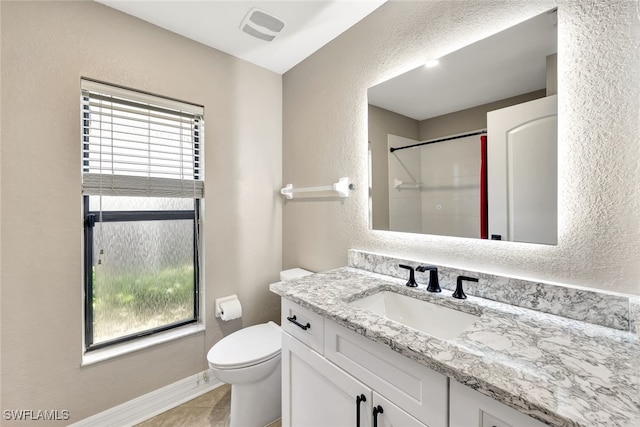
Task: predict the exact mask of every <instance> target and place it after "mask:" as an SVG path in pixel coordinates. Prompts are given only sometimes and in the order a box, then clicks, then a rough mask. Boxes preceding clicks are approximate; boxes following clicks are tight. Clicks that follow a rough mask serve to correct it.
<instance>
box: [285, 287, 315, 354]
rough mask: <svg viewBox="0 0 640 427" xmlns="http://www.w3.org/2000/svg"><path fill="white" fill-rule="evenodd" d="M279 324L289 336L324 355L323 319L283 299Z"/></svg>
mask: <svg viewBox="0 0 640 427" xmlns="http://www.w3.org/2000/svg"><path fill="white" fill-rule="evenodd" d="M280 324H281V325H282V329H283V330H284V331H285V332H287V333H289V334H290V335H291V336H293V337H295V338H297V339H299V340H300V341H302V342H303V343H305V344H306V345H308V346H309V347H311V348H312V349H314V350H315V351H317V352H318V353H320V354H323V353H324V351H323V347H324V317H322V316H320V315H319V314H317V313H314V312H313V311H311V310H309V309H307V308H304V307H301V306H300V305H298V304H296V303H294V302H291V301H289V300H286V299H284V298H283V299H282V318H281V320H280Z"/></svg>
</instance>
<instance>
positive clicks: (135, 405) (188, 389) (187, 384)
mask: <svg viewBox="0 0 640 427" xmlns="http://www.w3.org/2000/svg"><path fill="white" fill-rule="evenodd" d="M222 384H223V383H222V382H220V381H219V380H218V379H217V378H215V377H214V376H213V374H212V373H211V371H210V370H206V371H202V372H200V373H198V374H195V375H192V376H190V377H188V378H185V379H182V380H180V381H176V382H175V383H173V384H169V385H168V386H165V387H162V388H160V389H158V390H154V391H152V392H150V393H147V394H145V395H142V396H140V397H136V398H135V399H132V400H130V401H128V402H125V403H123V404H121V405H118V406H116V407H113V408H111V409H107V410H106V411H103V412H100V413H99V414H96V415H93V416H91V417H89V418H85V419H84V420H80V421H78V422H76V423H73V424H71V425H70V426H72V427H98V426H99V427H105V426H119V427H131V426H134V425H135V424H138V423H141V422H142V421H145V420H148V419H149V418H151V417H154V416H156V415H158V414H161V413H162V412H165V411H167V410H169V409H171V408H174V407H176V406H178V405H181V404H183V403H185V402H187V401H189V400H191V399H194V398H196V397H198V396H200V395H201V394H204V393H206V392H208V391H210V390H213V389H214V388H217V387H219V386H221V385H222Z"/></svg>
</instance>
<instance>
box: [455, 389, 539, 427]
mask: <svg viewBox="0 0 640 427" xmlns="http://www.w3.org/2000/svg"><path fill="white" fill-rule="evenodd" d="M450 392H451V400H450V406H449V410H450V418H449V420H450V426H451V427H469V426H480V427H544V426H545V425H544V424H542V423H541V422H539V421H537V420H534V419H533V418H531V417H529V416H527V415H525V414H523V413H521V412H518V411H516V410H515V409H513V408H510V407H508V406H506V405H503V404H502V403H500V402H498V401H496V400H494V399H491V398H490V397H488V396H485V395H484V394H482V393H479V392H477V391H475V390H473V389H471V388H469V387H467V386H465V385H462V384H460V383H458V382H456V381H453V380H451V384H450Z"/></svg>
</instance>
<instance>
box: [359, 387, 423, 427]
mask: <svg viewBox="0 0 640 427" xmlns="http://www.w3.org/2000/svg"><path fill="white" fill-rule="evenodd" d="M373 407H374V408H376V409H375V411H376V412H378V411H379V410H380V409H382V412H380V413H378V414H377V415H374V414H373V411H374V409H372V410H371V414H372V418H374V420H372V424H373V425H374V426H376V427H428V426H427V425H425V424H422V423H421V422H420V421H418V420H417V419H415V418H413V417H412V416H411V415H409V414H408V413H406V412H405V411H403V410H402V409H400V408H399V407H397V406H396V405H394V404H393V403H391V402H390V401H388V400H387V399H385V398H384V397H382V396H380V395H379V394H377V393H375V392H374V393H373Z"/></svg>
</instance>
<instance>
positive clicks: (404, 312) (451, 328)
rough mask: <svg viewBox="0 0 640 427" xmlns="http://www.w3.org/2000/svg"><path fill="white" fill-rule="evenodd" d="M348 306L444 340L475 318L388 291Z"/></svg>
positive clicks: (457, 332)
mask: <svg viewBox="0 0 640 427" xmlns="http://www.w3.org/2000/svg"><path fill="white" fill-rule="evenodd" d="M349 305H351V306H353V307H359V308H363V309H365V310H368V311H370V312H371V313H373V314H377V315H378V316H383V317H386V318H387V319H389V320H393V321H394V322H398V323H401V324H403V325H405V326H408V327H410V328H413V329H417V330H419V331H422V332H424V333H426V334H429V335H431V336H434V337H436V338H440V339H444V340H447V339H452V338H455V337H456V336H458V335H459V334H460V333H461V332H463V331H464V330H465V329H467V328H468V327H469V326H471V324H473V322H475V321H476V320H478V317H477V316H474V315H472V314H468V313H463V312H461V311H458V310H454V309H451V308H447V307H443V306H440V305H437V304H432V303H430V302H427V301H423V300H419V299H416V298H412V297H410V296H406V295H402V294H398V293H395V292H389V291H381V292H378V293H375V294H373V295H369V296H366V297H364V298H360V299H357V300H355V301H353V302H351V303H349Z"/></svg>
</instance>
